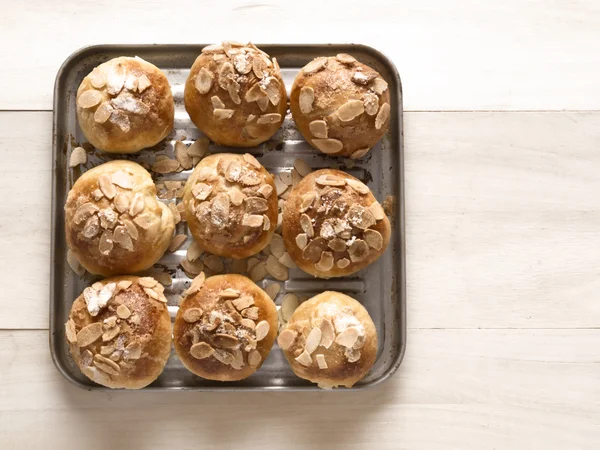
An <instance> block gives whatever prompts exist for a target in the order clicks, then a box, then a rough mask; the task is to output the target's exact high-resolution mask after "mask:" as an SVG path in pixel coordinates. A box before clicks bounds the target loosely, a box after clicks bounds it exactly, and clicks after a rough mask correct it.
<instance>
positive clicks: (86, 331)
mask: <svg viewBox="0 0 600 450" xmlns="http://www.w3.org/2000/svg"><path fill="white" fill-rule="evenodd" d="M101 336H102V323H101V322H94V323H91V324H89V325H87V326H86V327H84V328H82V329H81V330H79V333H77V336H76V340H77V346H78V347H87V346H88V345H90V344H93V343H94V342H96V341H97V340H98V339H100V337H101Z"/></svg>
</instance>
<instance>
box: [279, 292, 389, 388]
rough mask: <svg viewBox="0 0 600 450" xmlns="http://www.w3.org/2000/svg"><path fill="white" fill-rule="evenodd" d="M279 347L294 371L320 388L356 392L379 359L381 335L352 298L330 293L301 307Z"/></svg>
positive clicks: (295, 312) (297, 310)
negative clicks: (360, 382) (354, 388)
mask: <svg viewBox="0 0 600 450" xmlns="http://www.w3.org/2000/svg"><path fill="white" fill-rule="evenodd" d="M277 342H278V344H279V346H280V347H281V349H282V350H283V353H284V354H285V357H286V359H287V360H288V362H289V363H290V366H292V370H293V371H294V373H295V374H296V375H298V376H299V377H300V378H304V379H305V380H309V381H311V382H313V383H316V384H318V385H319V387H321V388H325V389H331V388H334V387H338V386H346V387H352V386H353V385H354V383H356V382H357V381H359V380H361V379H362V378H363V377H364V376H365V375H366V373H367V372H368V371H369V369H370V368H371V367H372V366H373V364H374V363H375V359H376V357H377V331H376V330H375V325H374V324H373V320H372V319H371V317H370V316H369V313H368V312H367V310H366V309H365V308H364V307H363V306H362V305H361V304H360V303H358V302H357V301H356V300H354V299H353V298H352V297H348V296H347V295H344V294H341V293H339V292H333V291H327V292H323V293H322V294H319V295H317V296H315V297H313V298H311V299H309V300H307V301H305V302H304V303H302V304H301V305H300V306H299V307H298V308H297V309H296V311H294V314H293V315H292V317H291V318H290V320H289V321H288V323H287V325H285V326H284V328H283V329H282V330H281V332H280V333H279V337H278V338H277Z"/></svg>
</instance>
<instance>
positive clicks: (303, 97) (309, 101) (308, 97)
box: [298, 86, 315, 114]
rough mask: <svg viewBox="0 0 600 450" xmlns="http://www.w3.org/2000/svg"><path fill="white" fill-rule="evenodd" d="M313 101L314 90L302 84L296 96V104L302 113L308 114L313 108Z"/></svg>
mask: <svg viewBox="0 0 600 450" xmlns="http://www.w3.org/2000/svg"><path fill="white" fill-rule="evenodd" d="M314 101H315V91H314V89H313V88H311V87H310V86H304V87H303V88H302V89H300V95H299V97H298V105H299V106H300V111H301V112H302V113H303V114H309V113H311V112H312V110H313V102H314Z"/></svg>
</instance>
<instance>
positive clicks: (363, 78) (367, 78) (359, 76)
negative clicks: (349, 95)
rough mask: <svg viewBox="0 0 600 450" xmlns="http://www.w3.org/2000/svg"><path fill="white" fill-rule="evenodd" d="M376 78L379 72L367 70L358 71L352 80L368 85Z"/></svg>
mask: <svg viewBox="0 0 600 450" xmlns="http://www.w3.org/2000/svg"><path fill="white" fill-rule="evenodd" d="M375 78H377V72H367V73H365V72H360V71H356V72H354V74H353V75H352V81H354V82H355V83H356V84H359V85H361V86H366V85H367V84H369V83H370V82H371V81H373V80H374V79H375Z"/></svg>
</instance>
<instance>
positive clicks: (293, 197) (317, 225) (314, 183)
mask: <svg viewBox="0 0 600 450" xmlns="http://www.w3.org/2000/svg"><path fill="white" fill-rule="evenodd" d="M311 224H312V226H311ZM311 228H312V235H311ZM282 234H283V241H284V243H285V247H286V249H287V251H288V253H289V254H290V256H291V257H292V259H293V260H294V262H295V263H296V264H297V265H298V267H300V268H301V269H302V270H304V271H305V272H307V273H309V274H311V275H314V276H315V277H319V278H331V277H343V276H346V275H350V274H352V273H354V272H357V271H359V270H361V269H363V268H365V267H367V266H368V265H369V264H371V263H372V262H374V261H376V260H377V258H379V257H380V256H381V254H382V253H383V252H384V251H385V249H386V247H387V245H388V243H389V240H390V221H389V220H388V218H387V217H386V215H385V213H384V211H383V208H382V206H381V205H380V204H379V202H377V200H376V199H375V197H374V196H373V194H372V193H371V191H370V189H369V188H368V187H367V186H366V185H365V184H363V183H362V182H361V181H360V180H358V179H356V178H354V177H353V176H352V175H349V174H347V173H345V172H342V171H341V170H334V169H322V170H317V171H315V172H312V173H310V174H308V175H307V176H306V177H304V178H303V179H302V181H300V183H298V185H297V186H296V187H295V188H294V190H293V191H292V193H291V194H290V196H289V197H288V199H287V200H286V202H285V205H284V208H283V224H282ZM305 240H306V243H307V245H304V241H305Z"/></svg>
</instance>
